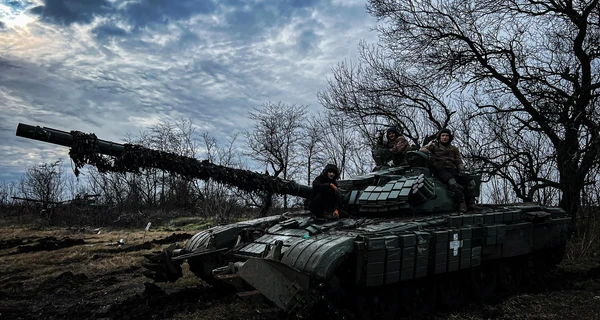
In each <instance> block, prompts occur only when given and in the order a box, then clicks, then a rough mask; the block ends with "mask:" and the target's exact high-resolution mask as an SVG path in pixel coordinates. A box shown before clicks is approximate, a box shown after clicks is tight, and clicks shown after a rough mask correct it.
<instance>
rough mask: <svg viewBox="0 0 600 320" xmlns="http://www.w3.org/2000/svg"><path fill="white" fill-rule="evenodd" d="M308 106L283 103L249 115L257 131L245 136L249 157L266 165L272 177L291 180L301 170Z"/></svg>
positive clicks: (284, 204)
mask: <svg viewBox="0 0 600 320" xmlns="http://www.w3.org/2000/svg"><path fill="white" fill-rule="evenodd" d="M306 109H307V106H296V105H286V104H283V103H281V102H279V103H277V104H274V103H271V102H268V103H266V104H264V105H263V106H262V107H261V108H254V109H253V111H252V112H250V119H252V120H253V121H254V130H253V131H251V132H247V133H246V138H247V140H248V146H249V147H250V150H251V151H252V152H251V153H249V154H248V155H249V156H250V157H251V158H252V159H254V160H256V161H259V162H260V163H264V164H265V166H267V171H268V170H269V169H270V170H271V171H272V173H271V175H273V176H275V177H280V175H281V178H283V179H292V178H293V177H294V175H295V174H297V173H298V171H299V168H300V165H299V164H300V163H301V161H302V160H301V159H300V154H299V150H300V148H301V145H300V141H301V140H303V138H304V137H303V136H302V130H301V129H302V126H303V124H304V121H305V114H306ZM283 206H284V209H287V207H288V202H287V196H285V195H284V203H283Z"/></svg>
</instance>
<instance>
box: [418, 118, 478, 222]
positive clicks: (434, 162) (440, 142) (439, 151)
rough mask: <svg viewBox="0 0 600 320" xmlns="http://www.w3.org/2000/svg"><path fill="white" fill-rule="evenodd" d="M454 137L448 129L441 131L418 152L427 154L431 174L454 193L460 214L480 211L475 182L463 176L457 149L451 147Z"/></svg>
mask: <svg viewBox="0 0 600 320" xmlns="http://www.w3.org/2000/svg"><path fill="white" fill-rule="evenodd" d="M452 140H454V136H453V135H452V131H450V129H446V128H444V129H442V130H440V132H439V133H438V135H437V139H436V140H433V141H431V142H430V143H429V144H427V145H425V146H423V147H421V149H420V150H419V151H422V152H425V153H427V154H429V159H430V162H431V166H432V169H433V174H434V175H435V176H436V177H438V179H440V180H441V181H443V182H444V183H446V185H448V189H449V190H450V191H452V192H453V193H454V199H455V200H456V202H457V203H458V210H459V211H461V212H466V211H467V210H469V211H474V210H480V209H481V208H480V207H478V206H477V205H476V204H475V196H476V194H475V187H476V186H475V181H473V179H472V178H471V177H469V176H465V175H463V172H464V170H465V165H464V163H463V160H462V156H461V154H460V150H459V149H458V147H456V146H454V145H452V144H451V143H452Z"/></svg>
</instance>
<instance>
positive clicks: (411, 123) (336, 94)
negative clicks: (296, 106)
mask: <svg viewBox="0 0 600 320" xmlns="http://www.w3.org/2000/svg"><path fill="white" fill-rule="evenodd" d="M359 52H360V57H359V61H358V64H352V63H348V62H342V63H339V64H338V65H337V67H336V68H334V70H333V78H332V79H330V80H329V82H328V87H327V90H326V91H325V92H319V93H318V94H317V97H318V99H319V102H320V103H321V104H322V105H323V106H324V107H325V108H326V109H328V110H331V111H335V112H336V113H338V114H337V118H340V117H342V116H343V117H346V118H347V119H348V121H349V123H348V125H350V126H351V127H353V128H355V129H356V130H359V131H360V132H361V133H362V136H363V137H364V138H365V139H368V140H369V145H370V146H372V145H374V144H375V132H377V131H378V130H380V129H381V128H382V127H384V126H387V125H395V126H397V127H399V128H400V129H401V130H402V131H403V132H404V135H405V136H406V137H407V138H408V139H409V140H411V141H412V142H413V143H414V144H417V145H420V144H421V143H422V142H423V141H425V142H427V141H428V140H430V139H431V137H432V135H433V134H434V133H435V132H437V131H438V130H439V129H442V128H445V127H447V126H448V124H449V123H450V120H451V116H452V114H454V113H455V112H456V111H455V110H454V107H453V106H452V104H451V101H452V100H448V99H443V98H444V97H446V96H448V95H450V94H451V90H452V88H446V87H444V86H440V85H439V83H438V82H437V81H425V80H424V79H423V78H422V77H420V75H419V74H418V73H417V71H416V70H414V68H413V66H412V65H411V64H409V63H406V62H404V61H402V60H394V59H390V57H389V53H388V52H386V51H385V50H383V49H382V48H377V47H373V46H368V45H367V44H366V43H364V42H361V43H360V44H359ZM429 128H433V129H429ZM427 135H430V136H427Z"/></svg>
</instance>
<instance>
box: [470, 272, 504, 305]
mask: <svg viewBox="0 0 600 320" xmlns="http://www.w3.org/2000/svg"><path fill="white" fill-rule="evenodd" d="M497 287H498V268H495V266H494V265H493V264H491V263H485V264H482V265H480V266H479V267H476V268H473V269H472V270H471V292H472V293H473V295H474V296H475V297H476V298H478V299H481V300H487V299H489V298H491V297H492V295H493V294H494V291H496V288H497Z"/></svg>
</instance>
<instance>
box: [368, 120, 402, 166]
mask: <svg viewBox="0 0 600 320" xmlns="http://www.w3.org/2000/svg"><path fill="white" fill-rule="evenodd" d="M390 131H392V132H394V133H396V138H394V139H389V140H387V141H386V142H385V143H384V142H383V137H381V138H379V139H378V141H377V145H376V146H375V148H374V149H373V150H372V152H371V153H372V155H373V159H374V160H375V164H376V165H377V166H385V165H387V164H388V162H390V160H391V161H393V162H394V165H395V166H401V165H405V164H406V152H407V151H408V141H407V140H406V139H405V138H404V137H403V136H402V135H401V134H400V131H399V130H398V129H396V128H389V129H388V130H387V132H386V134H387V133H388V132H390Z"/></svg>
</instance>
